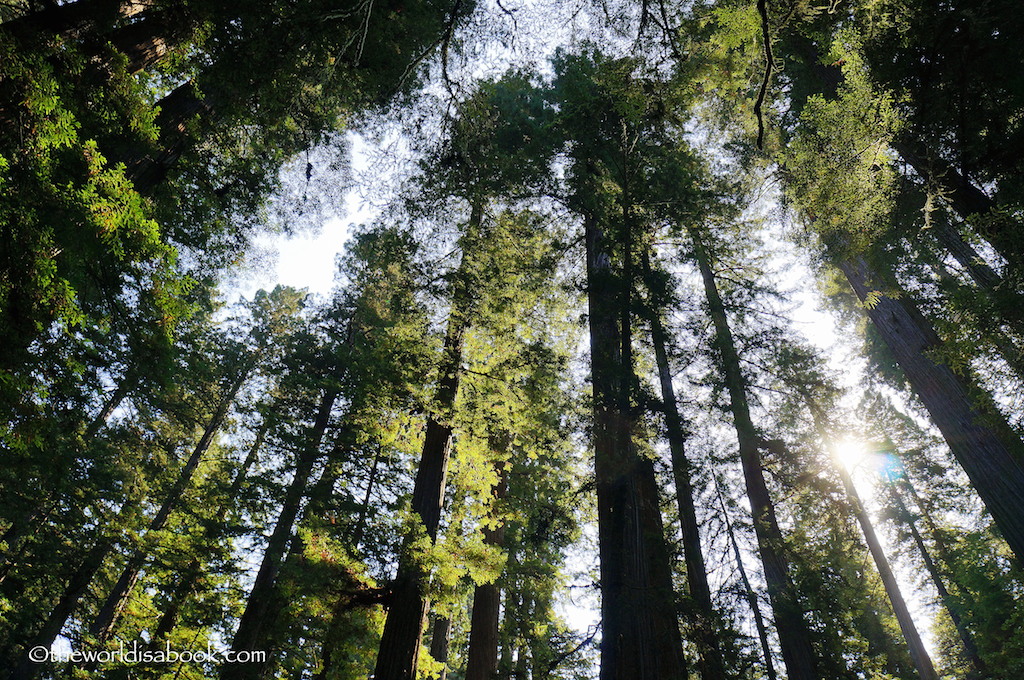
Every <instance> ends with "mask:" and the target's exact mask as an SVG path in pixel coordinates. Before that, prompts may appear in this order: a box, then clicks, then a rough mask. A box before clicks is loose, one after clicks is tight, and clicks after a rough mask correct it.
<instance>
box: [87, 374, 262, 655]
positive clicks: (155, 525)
mask: <svg viewBox="0 0 1024 680" xmlns="http://www.w3.org/2000/svg"><path fill="white" fill-rule="evenodd" d="M255 364H256V357H255V356H253V357H251V358H249V359H247V361H246V363H245V365H244V367H243V368H242V369H241V370H239V372H238V374H237V375H236V376H235V378H234V380H233V381H232V382H231V384H230V386H229V387H228V389H227V391H226V392H225V393H224V394H223V395H222V396H221V398H220V401H219V403H218V404H217V408H216V410H215V411H214V413H213V415H212V416H211V417H210V422H209V423H208V424H207V426H206V429H205V430H204V431H203V435H202V437H200V439H199V442H198V443H197V444H196V446H195V448H194V449H193V450H192V455H191V456H189V459H188V461H186V462H185V465H184V467H183V468H182V469H181V471H180V472H179V473H178V478H177V480H175V482H174V486H172V487H171V490H170V491H169V492H168V493H167V497H166V498H165V499H164V502H163V504H162V505H161V506H160V509H159V510H158V511H157V513H156V515H155V516H154V517H153V519H152V520H150V523H149V526H148V527H147V530H146V533H147V537H148V534H150V533H153V532H157V531H160V530H162V529H163V528H164V527H165V526H166V525H167V520H168V519H170V516H171V512H173V511H174V509H175V508H176V507H177V506H178V504H179V503H180V502H181V497H182V494H184V492H185V489H186V488H188V485H189V484H190V483H191V481H192V475H193V474H195V471H196V468H197V467H199V463H200V462H201V461H202V459H203V456H205V455H206V452H207V451H208V450H209V448H210V445H211V444H213V440H214V438H215V437H216V436H217V433H218V432H219V431H220V428H221V426H222V425H223V424H224V419H225V418H226V417H227V414H228V410H229V409H230V408H231V404H232V403H234V401H235V396H236V395H237V394H238V390H240V389H241V388H242V384H243V383H244V382H245V380H246V378H247V377H248V376H249V372H250V371H251V370H252V368H253V367H254V366H255ZM142 540H143V541H145V540H146V538H145V537H144V538H143V539H142ZM147 557H148V555H147V552H146V550H145V549H144V548H141V547H140V548H136V550H135V551H134V553H133V554H132V556H131V557H130V558H129V559H128V563H127V564H126V565H125V567H124V569H123V570H122V571H121V575H120V576H119V577H118V579H117V582H116V583H115V584H114V587H113V588H111V590H110V593H108V595H107V598H106V599H105V600H104V602H103V606H102V607H100V610H99V612H98V613H97V615H96V618H95V619H94V620H93V622H92V625H90V626H89V635H91V636H93V637H94V638H95V639H96V642H97V644H98V645H101V646H102V645H103V644H104V643H105V642H106V641H107V640H109V639H110V637H111V636H112V635H113V634H114V629H115V628H116V626H117V623H118V620H119V618H120V616H121V612H122V611H123V610H124V606H125V604H127V602H128V598H129V597H130V596H131V592H132V589H133V588H134V587H135V583H136V582H137V581H138V579H139V574H140V572H141V571H142V567H143V565H145V563H146V559H147Z"/></svg>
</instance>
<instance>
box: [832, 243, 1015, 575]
mask: <svg viewBox="0 0 1024 680" xmlns="http://www.w3.org/2000/svg"><path fill="white" fill-rule="evenodd" d="M838 264H839V268H840V269H841V270H842V271H843V273H844V274H845V275H846V278H847V280H848V281H849V282H850V285H851V286H852V287H853V290H854V292H855V293H856V294H857V297H858V298H859V299H860V300H862V301H863V300H866V299H868V296H869V295H871V297H872V304H870V305H866V308H867V309H866V311H867V314H868V316H869V317H870V319H871V321H872V322H873V323H874V326H875V328H876V329H877V331H878V333H879V335H880V336H881V337H882V339H883V340H884V341H885V344H886V346H887V347H888V348H889V351H890V352H891V353H892V355H893V357H894V358H895V359H896V362H897V363H898V364H899V365H900V368H902V369H903V373H904V375H905V376H906V378H907V381H908V382H909V383H910V385H911V387H912V388H913V390H914V392H915V393H916V394H917V396H918V397H919V398H920V399H921V401H922V403H923V404H924V406H925V408H926V409H927V410H928V413H929V415H930V416H931V419H932V422H933V423H935V425H936V427H938V428H939V431H940V432H941V433H942V436H943V438H944V439H945V440H946V443H947V444H948V445H949V448H950V450H951V451H952V452H953V455H954V457H956V459H957V461H958V462H959V463H960V465H961V466H962V467H963V469H964V471H965V472H966V473H967V476H968V477H969V478H970V480H971V483H972V484H973V485H974V488H975V490H977V492H978V494H979V495H980V496H981V499H982V500H983V501H984V502H985V506H986V507H987V508H988V511H989V512H990V513H991V514H992V519H993V520H994V521H995V523H996V526H997V527H998V528H999V530H1000V532H1001V533H1002V534H1003V538H1004V539H1005V540H1006V542H1007V543H1008V544H1009V546H1010V549H1011V550H1012V551H1013V553H1014V555H1015V556H1016V558H1017V562H1018V564H1020V563H1024V465H1022V464H1021V451H1022V449H1024V445H1022V444H1021V440H1020V437H1019V436H1017V435H1016V434H1015V433H1014V432H1013V431H1012V430H1011V429H1010V427H1009V425H1007V424H1006V421H1005V419H1003V418H1002V416H1001V415H1000V414H999V413H998V412H997V411H996V410H995V407H994V406H993V407H991V409H990V412H985V413H982V412H981V410H980V409H979V407H978V405H977V401H978V400H979V399H981V398H982V393H981V391H980V390H978V389H977V388H975V387H974V386H973V385H972V384H970V383H969V382H968V381H967V380H966V379H964V378H961V377H960V376H958V375H957V374H955V373H953V371H952V370H951V369H950V368H949V367H948V366H946V365H944V364H939V363H936V362H935V361H934V360H933V359H932V358H931V357H932V355H933V354H934V353H935V351H936V350H940V349H941V348H942V342H941V340H939V338H938V336H937V335H936V334H935V331H934V329H933V328H932V326H931V324H930V323H928V321H927V319H925V318H924V316H922V315H921V313H920V312H919V311H918V309H917V308H916V307H915V306H914V305H913V303H912V302H911V301H910V300H908V299H907V297H906V296H905V295H900V297H899V299H894V298H892V297H889V296H887V295H879V294H878V293H877V291H876V287H875V286H876V285H877V284H874V283H873V281H874V280H877V279H878V277H877V275H875V274H873V273H872V271H871V270H870V269H869V267H868V264H867V262H865V261H864V260H863V259H853V258H843V259H840V260H839V263H838ZM990 424H991V425H990ZM995 428H998V430H997V429H995Z"/></svg>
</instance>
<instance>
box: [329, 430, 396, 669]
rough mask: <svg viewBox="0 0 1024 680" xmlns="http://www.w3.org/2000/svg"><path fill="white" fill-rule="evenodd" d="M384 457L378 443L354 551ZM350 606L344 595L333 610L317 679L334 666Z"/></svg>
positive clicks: (355, 532) (360, 540)
mask: <svg viewBox="0 0 1024 680" xmlns="http://www.w3.org/2000/svg"><path fill="white" fill-rule="evenodd" d="M382 458H383V450H382V448H381V446H380V444H379V443H378V444H377V451H376V453H375V454H374V456H373V464H372V465H371V466H370V475H369V478H368V479H367V481H366V491H365V492H364V494H363V504H362V507H360V508H359V517H358V519H357V520H356V524H355V528H354V529H353V531H352V537H351V539H350V540H349V543H350V545H351V546H352V550H353V551H358V550H359V547H360V546H361V545H362V543H363V533H364V532H365V530H366V518H367V514H368V513H369V508H370V497H371V495H372V494H373V487H374V485H375V484H376V481H377V470H378V468H379V467H380V463H381V459H382ZM350 606H351V602H350V600H348V599H347V598H345V597H344V596H339V598H338V602H337V604H335V606H334V609H333V610H332V611H331V623H330V626H329V628H328V633H327V635H326V636H325V638H324V641H323V645H322V650H321V655H320V658H321V664H320V672H319V673H317V676H316V678H317V680H326V678H327V677H328V676H329V674H330V672H331V670H332V669H333V668H334V664H335V659H334V646H333V645H332V644H331V643H332V642H334V640H335V638H336V637H337V633H336V623H337V622H340V621H341V619H342V617H344V616H345V612H346V611H347V610H348V609H349V607H350Z"/></svg>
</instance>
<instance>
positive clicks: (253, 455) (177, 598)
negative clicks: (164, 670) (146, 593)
mask: <svg viewBox="0 0 1024 680" xmlns="http://www.w3.org/2000/svg"><path fill="white" fill-rule="evenodd" d="M269 429H270V421H269V420H268V419H264V421H263V424H262V425H260V429H259V430H258V431H257V432H256V439H255V440H254V441H253V444H252V446H251V447H250V448H249V452H248V453H247V454H246V456H245V460H244V461H242V465H241V467H239V468H238V471H237V472H236V473H235V476H234V478H233V479H232V480H231V486H230V487H229V488H228V491H227V493H226V494H225V495H224V498H225V499H226V500H225V501H222V502H221V504H220V505H219V506H218V508H217V511H216V513H215V517H216V522H217V524H218V525H219V524H221V523H223V521H224V518H225V517H226V516H227V513H228V510H229V505H228V503H229V502H230V501H233V500H234V499H235V498H236V497H237V496H238V493H239V492H240V491H241V490H242V485H243V484H244V483H245V480H246V478H247V477H248V475H249V469H250V468H251V467H252V466H253V465H254V464H255V463H256V459H257V457H258V455H259V451H260V449H261V448H262V447H263V441H264V439H265V438H266V435H267V430H269ZM208 526H209V525H208ZM206 534H207V535H206V539H207V540H211V539H213V538H215V534H216V530H210V529H208V530H207V532H206ZM201 576H202V561H201V560H200V559H199V557H193V558H192V560H191V561H190V562H189V564H188V566H187V567H186V568H185V569H184V570H183V571H182V574H181V577H180V578H179V579H178V585H177V586H176V587H175V588H174V590H173V591H171V596H170V598H169V599H168V602H167V604H166V605H164V608H163V614H161V615H160V619H159V620H158V621H157V625H156V628H154V629H153V634H152V635H151V636H150V643H149V648H150V649H157V648H158V646H159V644H160V642H161V641H162V640H163V639H164V638H166V637H167V636H168V635H170V633H171V631H172V630H174V626H175V625H177V622H178V616H179V614H180V613H181V608H182V606H183V605H184V604H185V601H186V600H187V599H188V597H189V596H190V595H191V594H192V593H194V592H195V590H196V585H197V583H196V582H197V581H198V579H199V578H200V577H201Z"/></svg>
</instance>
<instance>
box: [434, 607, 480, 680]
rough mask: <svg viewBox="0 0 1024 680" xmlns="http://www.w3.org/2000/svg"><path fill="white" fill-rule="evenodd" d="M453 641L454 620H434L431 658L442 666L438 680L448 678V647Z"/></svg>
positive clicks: (441, 617)
mask: <svg viewBox="0 0 1024 680" xmlns="http://www.w3.org/2000/svg"><path fill="white" fill-rule="evenodd" d="M451 639H452V620H451V619H450V618H449V617H447V616H438V617H436V618H435V619H434V631H433V632H432V633H431V635H430V656H431V657H432V658H433V659H434V661H436V662H438V663H439V664H441V671H440V672H439V673H438V674H437V680H445V678H447V677H448V647H449V644H450V643H451ZM470 644H472V643H470ZM467 672H468V671H467ZM468 677H469V676H468V675H467V678H468Z"/></svg>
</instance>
